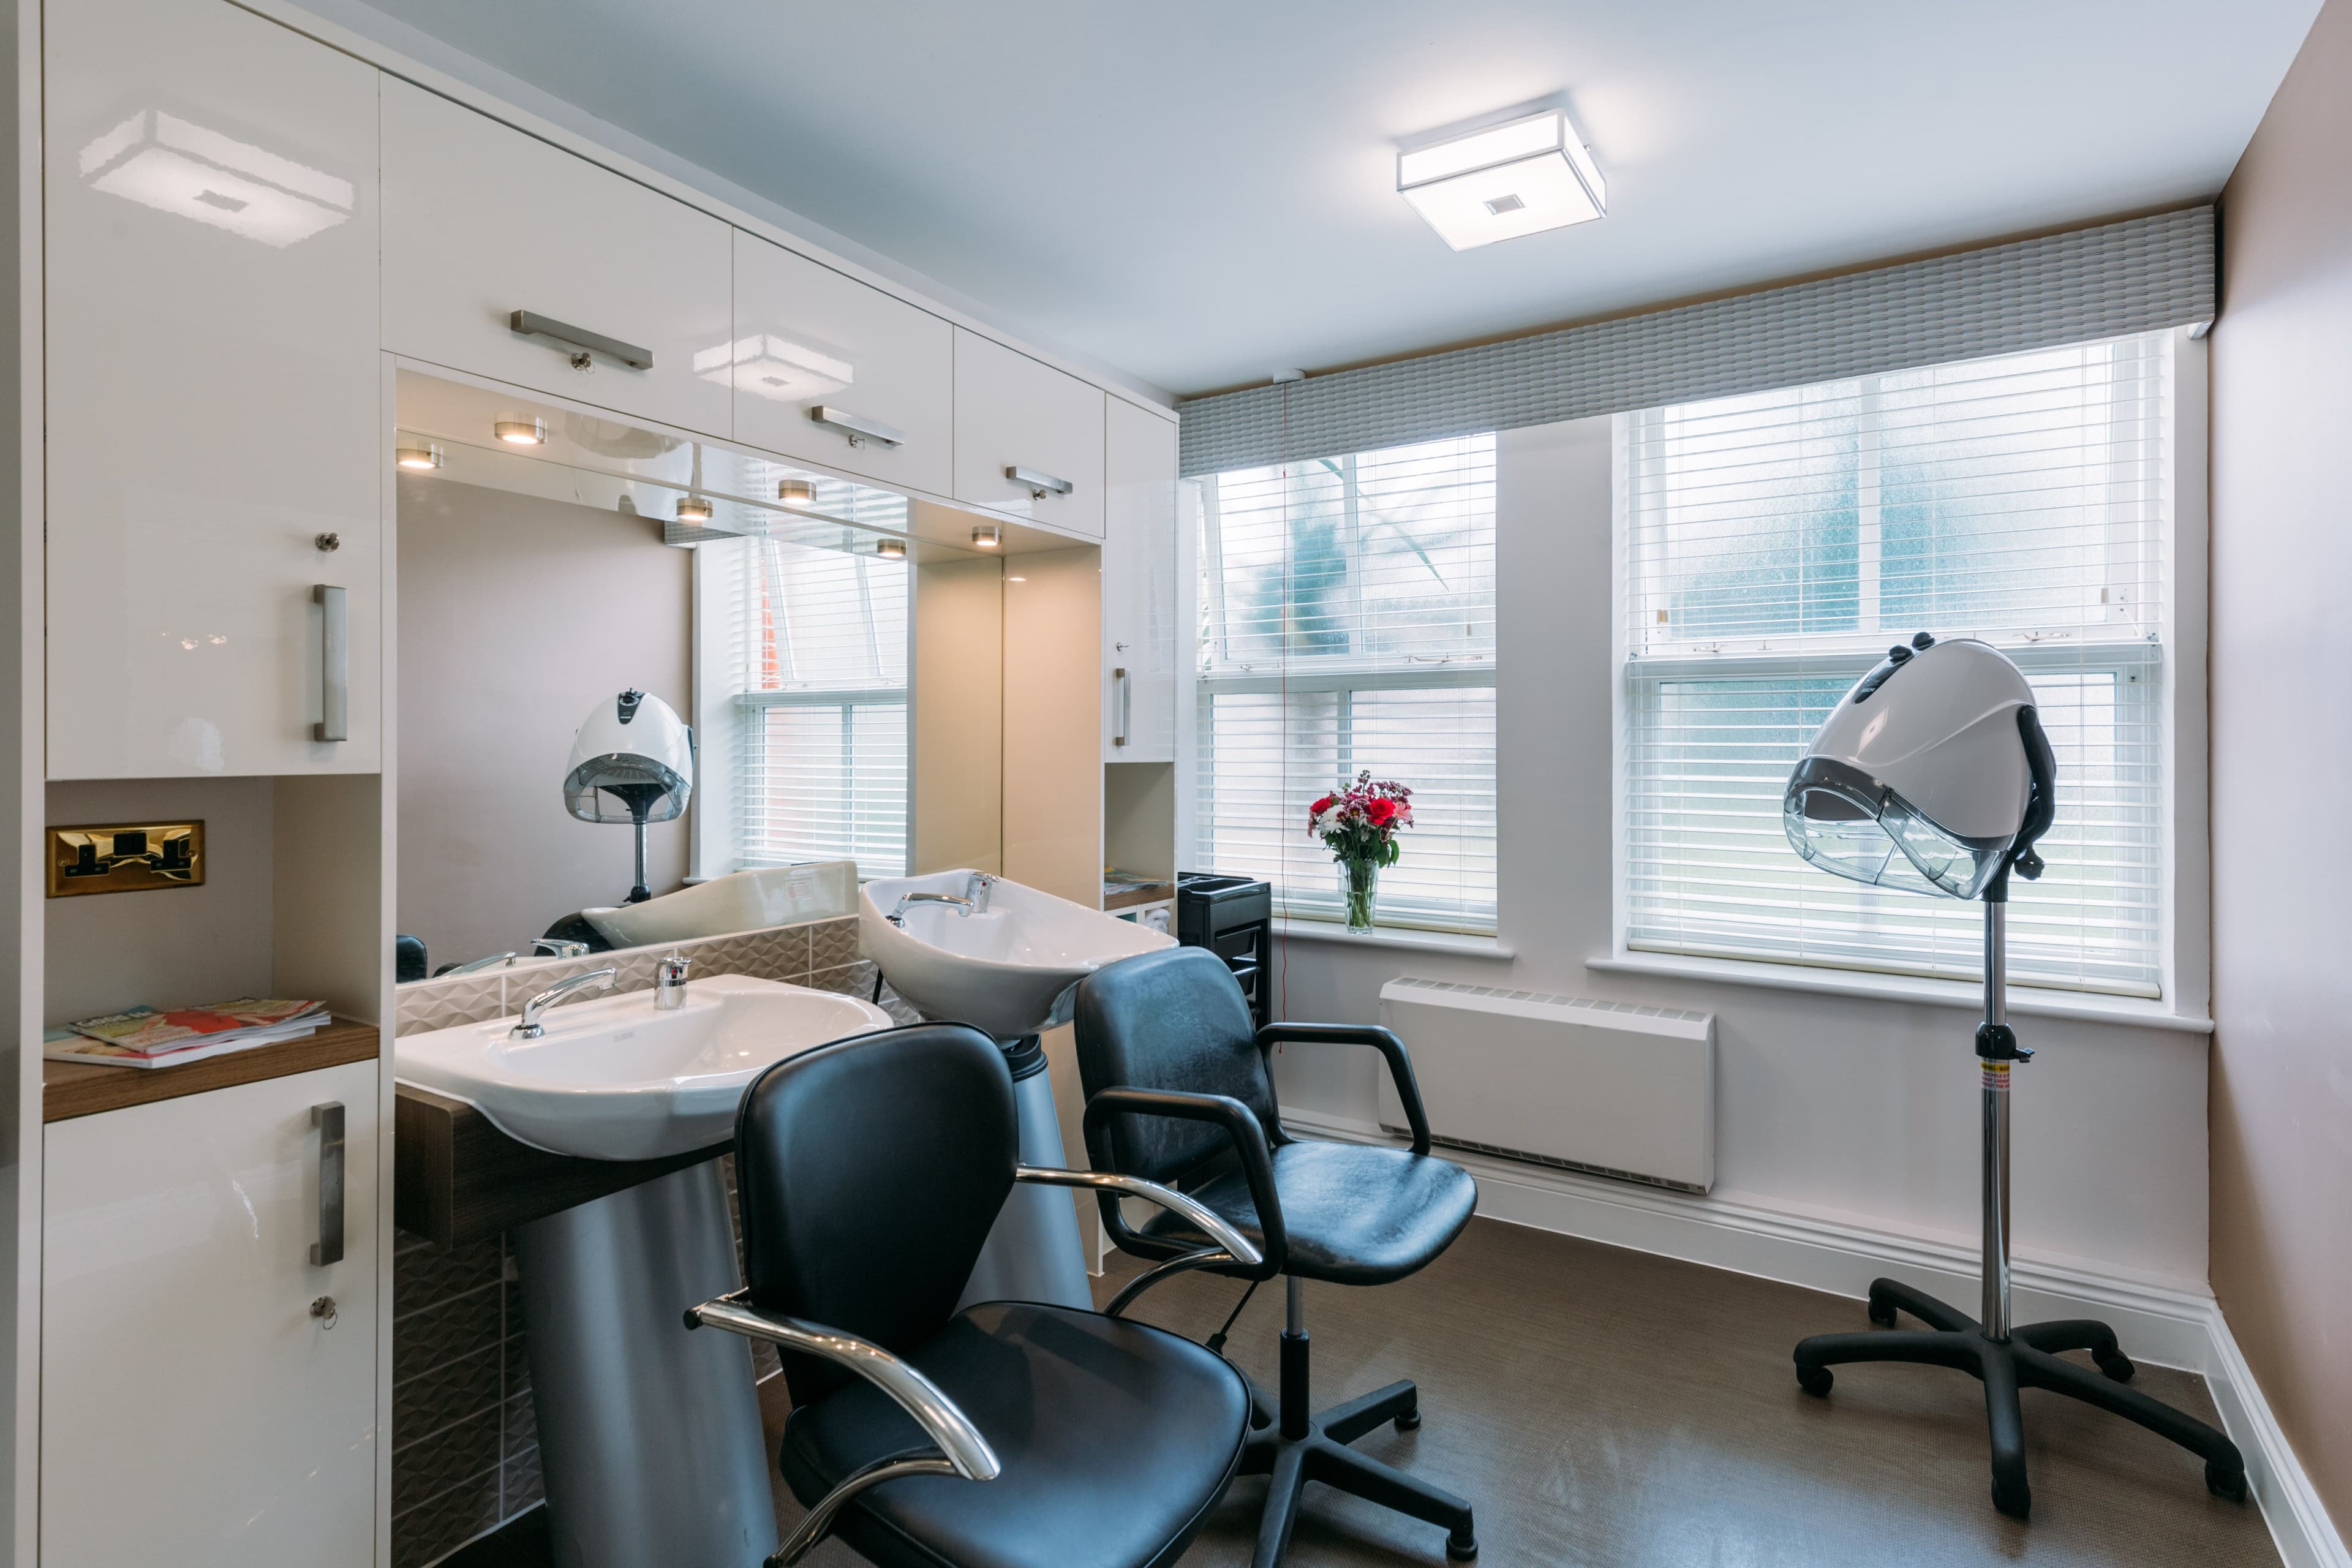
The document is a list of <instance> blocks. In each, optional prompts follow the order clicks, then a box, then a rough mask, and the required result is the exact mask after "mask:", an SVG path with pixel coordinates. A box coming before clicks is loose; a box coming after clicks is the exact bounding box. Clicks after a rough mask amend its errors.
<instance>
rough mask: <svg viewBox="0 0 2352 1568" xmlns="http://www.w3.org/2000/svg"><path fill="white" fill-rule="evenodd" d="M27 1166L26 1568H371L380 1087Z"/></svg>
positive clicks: (194, 1108) (186, 1120) (292, 1087)
mask: <svg viewBox="0 0 2352 1568" xmlns="http://www.w3.org/2000/svg"><path fill="white" fill-rule="evenodd" d="M334 1103H340V1104H341V1106H342V1107H343V1128H344V1151H343V1160H344V1163H343V1173H344V1183H345V1186H344V1193H343V1259H342V1261H341V1262H340V1263H334V1264H330V1265H327V1266H325V1267H318V1266H315V1265H313V1264H312V1263H311V1262H310V1247H311V1245H312V1244H313V1243H314V1242H317V1241H318V1240H319V1239H320V1214H319V1178H320V1130H319V1129H318V1128H317V1127H315V1126H313V1125H312V1118H311V1109H312V1107H314V1106H319V1105H325V1104H334ZM45 1142H46V1145H47V1147H46V1151H45V1156H44V1168H43V1175H42V1181H43V1209H44V1230H43V1237H42V1274H41V1561H42V1562H43V1563H51V1564H56V1565H58V1568H110V1565H113V1564H125V1565H128V1564H132V1563H173V1564H174V1565H175V1568H213V1565H217V1568H255V1565H257V1564H260V1563H288V1564H293V1563H302V1564H314V1563H315V1564H318V1565H319V1568H346V1565H351V1564H364V1563H370V1562H372V1561H373V1554H374V1551H375V1523H374V1520H375V1510H376V1498H375V1483H376V1458H375V1446H376V1443H377V1441H378V1433H379V1431H380V1430H381V1426H380V1423H379V1413H378V1411H377V1409H376V1333H377V1329H378V1324H377V1321H376V1278H377V1269H376V1231H375V1206H376V1179H375V1177H376V1065H375V1064H374V1063H373V1062H356V1063H352V1065H350V1066H347V1067H339V1068H325V1069H323V1070H321V1071H319V1072H309V1073H299V1074H297V1075H295V1076H293V1077H291V1078H278V1079H267V1080H265V1081H263V1082H260V1083H250V1084H243V1085H239V1086H238V1087H236V1088H235V1089H215V1090H214V1091H212V1092H210V1093H207V1094H192V1095H188V1096H185V1097H184V1098H183V1099H179V1100H163V1101H159V1102H157V1103H155V1104H152V1105H139V1106H132V1107H130V1108H128V1109H126V1110H109V1111H101V1112H100V1113H99V1114H97V1115H95V1116H84V1117H79V1118H76V1119H74V1120H72V1121H58V1122H53V1123H51V1124H50V1125H49V1127H48V1129H47V1136H46V1140H45ZM322 1297H331V1298H332V1299H333V1301H334V1304H335V1306H334V1316H333V1318H332V1319H331V1320H330V1319H329V1318H327V1317H325V1316H314V1315H313V1314H312V1311H311V1304H312V1303H313V1302H314V1301H317V1300H320V1298H322ZM330 1324H331V1326H330Z"/></svg>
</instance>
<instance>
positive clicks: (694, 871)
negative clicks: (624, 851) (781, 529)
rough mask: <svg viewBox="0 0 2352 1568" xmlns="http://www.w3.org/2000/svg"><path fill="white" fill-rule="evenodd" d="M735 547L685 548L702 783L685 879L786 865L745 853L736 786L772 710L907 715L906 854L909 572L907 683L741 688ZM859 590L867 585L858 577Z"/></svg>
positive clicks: (910, 761) (910, 622) (911, 703)
mask: <svg viewBox="0 0 2352 1568" xmlns="http://www.w3.org/2000/svg"><path fill="white" fill-rule="evenodd" d="M758 543H759V542H758V541H756V540H751V539H746V540H743V541H741V542H740V547H741V548H744V549H746V550H753V549H756V548H757V546H758ZM736 544H737V542H734V541H718V542H710V543H697V544H694V545H690V546H688V548H689V549H691V550H692V551H693V552H694V556H695V563H694V631H693V640H694V698H695V702H694V707H695V725H696V731H697V735H698V741H699V742H700V756H699V761H698V767H699V770H700V772H701V774H702V776H701V778H700V779H699V780H698V782H697V785H696V789H695V798H694V802H693V805H692V807H691V810H690V816H691V817H692V832H691V836H690V843H691V846H692V847H691V851H690V855H689V859H690V862H691V864H690V865H689V866H688V877H687V880H688V882H689V883H691V882H703V881H709V879H712V878H714V877H723V876H726V875H728V874H729V873H730V872H734V871H742V870H752V869H757V868H761V867H767V866H778V865H783V864H786V863H787V862H785V861H782V860H780V859H776V858H770V857H765V856H754V855H752V854H750V853H748V846H747V845H746V844H745V842H744V818H743V802H742V801H741V800H740V798H738V788H737V785H738V782H739V780H740V778H741V777H742V773H743V769H742V766H741V759H742V755H743V748H745V747H747V746H749V745H751V744H753V743H754V742H755V740H756V738H757V735H758V733H759V731H760V729H761V725H762V723H763V721H764V720H765V717H766V714H767V713H768V711H769V710H772V709H778V708H820V709H837V710H839V711H840V713H841V717H842V721H843V723H844V725H845V726H846V725H847V724H849V723H850V722H851V720H852V718H853V714H854V710H855V709H856V708H858V707H861V706H868V705H874V704H892V703H895V704H898V705H900V706H902V707H903V708H904V710H905V712H906V721H907V736H908V741H907V747H906V755H907V772H908V777H907V797H906V798H907V822H906V826H905V837H906V840H907V843H908V848H909V849H910V850H911V849H912V847H913V840H914V820H913V818H914V744H913V740H914V724H915V693H914V646H913V645H914V637H915V616H914V602H913V595H914V588H915V584H914V580H913V577H912V575H911V568H909V569H908V570H909V577H908V615H907V639H908V647H907V652H906V663H905V668H906V670H907V680H906V682H905V684H903V685H897V686H855V687H840V688H833V687H806V688H799V689H785V690H775V691H766V690H752V689H747V686H746V682H745V679H744V676H745V670H744V668H743V667H742V662H741V655H742V652H743V649H742V647H741V646H740V641H739V638H738V635H737V634H738V626H737V623H736V621H735V619H734V616H735V614H736V608H737V607H736V606H735V605H731V604H730V603H729V602H728V595H730V594H732V593H736V592H739V591H740V590H739V589H738V587H737V585H736V584H734V583H732V582H731V581H730V575H731V573H730V569H729V568H730V563H728V562H727V560H726V557H725V555H724V553H723V552H725V551H727V550H728V549H730V548H732V547H735V546H736ZM858 582H859V584H860V586H861V590H862V589H863V588H864V586H865V584H866V579H865V576H864V574H860V575H859V577H858ZM866 627H867V632H868V635H869V636H878V635H879V633H878V630H877V627H876V626H875V622H874V617H873V616H872V615H871V614H870V613H869V614H868V615H867V616H866ZM879 874H882V873H880V872H873V871H868V870H867V869H866V868H864V867H862V866H861V867H860V868H859V871H858V877H859V880H861V881H865V880H867V879H870V878H871V877H872V876H874V875H879Z"/></svg>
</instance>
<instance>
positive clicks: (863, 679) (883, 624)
mask: <svg viewBox="0 0 2352 1568" xmlns="http://www.w3.org/2000/svg"><path fill="white" fill-rule="evenodd" d="M698 549H699V550H700V551H702V552H705V554H706V555H707V556H708V557H709V567H710V568H714V569H712V570H710V572H709V576H708V577H707V578H706V579H705V583H706V584H707V586H706V590H705V592H706V598H705V601H704V604H705V609H704V617H705V621H706V624H709V623H711V622H712V621H714V619H715V622H716V624H715V626H711V628H710V629H711V631H712V633H714V634H715V636H716V638H717V643H716V647H718V648H719V649H721V650H723V652H722V654H721V658H723V660H724V666H725V667H724V668H722V669H721V670H719V671H716V672H714V673H716V674H718V675H719V677H720V678H721V679H725V680H726V682H727V685H728V688H729V690H728V697H729V698H730V700H729V701H728V702H727V703H726V704H725V706H724V708H723V709H722V710H720V711H719V712H718V713H717V714H716V715H715V716H716V717H717V718H718V719H719V721H721V723H723V724H724V726H725V727H726V729H727V730H728V731H729V733H728V734H727V735H726V736H725V737H724V738H723V742H722V743H723V745H724V748H725V750H726V751H728V752H731V755H730V756H729V757H728V758H727V759H726V763H727V765H729V766H730V771H731V774H732V777H731V780H730V783H731V785H732V792H733V793H732V797H731V799H730V800H728V801H727V802H726V803H725V808H724V809H725V817H726V820H727V824H728V831H727V832H726V834H725V836H724V837H725V844H724V846H723V849H722V853H724V854H725V856H726V858H729V859H730V861H731V865H730V866H729V867H726V868H725V869H736V868H743V867H751V866H781V865H789V864H792V863H793V862H796V861H803V860H840V859H854V860H856V862H857V871H858V875H859V876H860V877H895V876H899V875H902V874H903V873H904V872H905V870H906V865H907V761H908V755H907V711H908V710H907V646H908V645H907V637H908V627H907V607H908V573H907V563H905V562H904V561H903V560H901V561H885V560H883V559H881V558H879V557H878V556H875V555H871V554H851V553H848V552H841V551H833V550H820V549H814V548H812V547H810V546H807V545H802V544H788V543H783V542H779V541H774V540H766V539H742V540H728V541H722V542H710V543H706V544H703V545H700V546H698ZM714 598H715V599H716V601H717V603H715V604H714V603H712V600H713V599H714ZM713 610H716V611H717V612H718V615H717V616H716V617H713V616H711V615H710V612H711V611H713ZM706 711H709V709H708V708H706ZM713 749H714V750H717V749H718V746H717V745H714V748H713ZM719 762H720V759H719V757H716V756H713V757H709V758H706V759H705V762H704V767H705V769H706V771H708V770H709V769H710V768H711V767H712V766H713V765H714V764H717V763H719Z"/></svg>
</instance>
